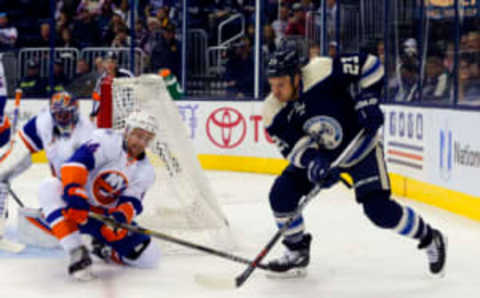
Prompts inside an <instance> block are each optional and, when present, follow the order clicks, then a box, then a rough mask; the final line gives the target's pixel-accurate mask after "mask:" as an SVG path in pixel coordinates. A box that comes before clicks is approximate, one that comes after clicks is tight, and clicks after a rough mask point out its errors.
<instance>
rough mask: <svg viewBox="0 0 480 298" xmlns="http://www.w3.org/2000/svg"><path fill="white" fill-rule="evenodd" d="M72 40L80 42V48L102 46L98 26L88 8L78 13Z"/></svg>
mask: <svg viewBox="0 0 480 298" xmlns="http://www.w3.org/2000/svg"><path fill="white" fill-rule="evenodd" d="M72 38H73V39H74V40H76V41H77V42H78V46H79V47H80V48H84V47H91V46H99V45H100V44H101V42H100V41H101V36H100V30H99V27H98V24H97V22H96V21H95V20H94V18H93V15H92V14H91V13H90V12H89V11H88V10H87V9H86V8H82V9H80V10H79V12H78V13H77V17H76V20H75V22H74V23H73V29H72ZM110 42H111V41H110Z"/></svg>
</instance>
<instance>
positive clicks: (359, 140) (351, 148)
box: [234, 129, 377, 288]
mask: <svg viewBox="0 0 480 298" xmlns="http://www.w3.org/2000/svg"><path fill="white" fill-rule="evenodd" d="M376 143H377V142H376V135H368V134H367V133H365V130H364V129H362V130H360V132H359V133H358V134H357V135H356V136H355V138H354V139H353V140H352V141H351V142H350V144H349V145H348V146H347V147H346V148H345V149H344V150H343V152H342V153H341V154H340V156H338V157H337V159H336V160H335V161H334V162H333V163H332V164H331V165H330V168H334V167H340V168H346V167H350V166H352V165H355V164H356V163H358V162H359V161H360V160H361V159H363V157H364V156H366V154H367V153H369V152H370V151H371V150H372V149H373V148H374V147H375V146H376ZM344 183H345V181H344ZM345 185H349V184H348V183H345ZM321 189H322V186H321V184H317V185H315V187H314V188H313V189H312V190H311V191H310V192H309V193H308V194H306V195H305V196H304V197H303V198H302V200H301V201H300V204H299V205H298V207H297V210H296V212H295V214H293V215H292V216H291V217H290V218H289V219H288V220H287V221H286V222H285V223H284V225H283V226H282V227H281V228H280V229H278V230H277V232H276V233H275V235H273V237H272V238H271V239H270V241H268V243H267V244H266V245H265V246H264V247H263V248H262V250H261V251H260V253H259V254H258V255H257V256H256V257H255V259H254V260H253V262H251V263H250V264H249V265H248V267H247V268H246V269H245V270H244V271H243V272H242V273H241V274H240V275H238V276H237V277H236V278H235V282H234V286H235V287H237V288H239V287H241V286H242V285H243V284H244V283H245V281H246V280H247V279H248V278H249V277H250V275H251V274H252V273H253V271H254V270H255V269H256V268H257V267H258V265H259V264H260V262H261V261H262V260H263V258H265V256H266V255H267V254H268V253H269V252H270V250H271V249H272V248H273V246H274V245H275V244H276V243H277V242H278V240H279V239H280V237H281V236H282V235H283V234H284V233H285V231H286V230H287V229H288V227H289V226H290V224H291V223H292V222H293V221H294V220H295V218H296V217H297V215H298V214H300V213H301V212H302V211H303V209H304V208H305V206H306V205H307V204H308V203H309V202H310V201H311V200H312V199H313V198H314V197H315V196H316V195H317V194H318V193H319V192H320V190H321Z"/></svg>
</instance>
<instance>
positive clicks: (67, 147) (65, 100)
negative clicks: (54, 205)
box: [0, 92, 95, 228]
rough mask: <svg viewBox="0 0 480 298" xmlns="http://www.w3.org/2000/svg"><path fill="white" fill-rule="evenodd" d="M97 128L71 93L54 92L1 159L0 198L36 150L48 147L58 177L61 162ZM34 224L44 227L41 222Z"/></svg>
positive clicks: (53, 168)
mask: <svg viewBox="0 0 480 298" xmlns="http://www.w3.org/2000/svg"><path fill="white" fill-rule="evenodd" d="M94 129H95V126H94V125H93V124H92V123H91V122H90V121H89V119H88V118H87V117H85V116H82V115H80V113H79V105H78V101H77V99H76V98H74V97H73V96H72V95H71V94H70V93H68V92H58V93H55V94H53V95H52V97H51V98H50V101H49V106H48V107H46V108H44V109H43V110H42V111H41V112H40V113H39V114H38V115H36V116H34V117H33V118H31V119H30V120H29V121H28V122H27V123H26V124H25V125H24V126H23V127H22V128H21V129H20V131H19V132H18V135H17V136H15V137H16V138H17V140H16V141H15V142H14V145H13V147H12V148H11V151H9V152H8V154H7V155H6V156H5V157H4V159H3V160H2V161H0V186H1V190H0V200H4V201H6V199H7V195H8V188H7V182H8V181H11V180H12V179H13V178H14V177H16V176H18V175H20V174H21V173H23V172H24V171H26V170H27V169H28V168H29V167H30V166H31V164H32V162H31V155H32V154H33V153H36V152H38V151H41V150H45V152H46V156H47V159H48V162H49V163H50V168H51V171H52V175H53V176H57V175H58V174H59V171H60V165H61V164H62V163H63V162H64V161H65V160H67V158H69V157H70V156H71V155H72V153H73V152H74V150H75V149H76V148H78V147H79V146H80V144H82V143H83V142H85V141H86V140H87V139H88V138H90V135H91V133H92V132H93V130H94ZM33 223H35V224H36V225H37V226H39V227H41V228H44V225H43V224H42V223H41V222H40V221H33Z"/></svg>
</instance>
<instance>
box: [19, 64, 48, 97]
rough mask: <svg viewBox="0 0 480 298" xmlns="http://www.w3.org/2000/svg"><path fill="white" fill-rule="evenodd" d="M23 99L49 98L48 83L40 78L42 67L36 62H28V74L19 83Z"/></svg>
mask: <svg viewBox="0 0 480 298" xmlns="http://www.w3.org/2000/svg"><path fill="white" fill-rule="evenodd" d="M17 87H18V88H20V89H22V91H23V97H26V98H27V97H30V98H32V97H35V98H41V97H47V89H46V88H47V81H46V80H45V79H44V78H42V77H40V66H39V64H38V63H37V61H35V60H28V61H27V74H26V75H25V76H24V77H22V79H21V80H20V82H18V86H17Z"/></svg>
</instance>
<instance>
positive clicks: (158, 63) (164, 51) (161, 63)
mask: <svg viewBox="0 0 480 298" xmlns="http://www.w3.org/2000/svg"><path fill="white" fill-rule="evenodd" d="M151 59H152V60H151V66H152V70H153V71H155V72H156V71H158V69H161V68H168V69H170V70H171V71H172V73H173V74H174V75H175V76H176V77H178V78H179V77H181V76H180V70H181V54H180V45H179V43H178V41H177V40H176V39H175V26H174V25H173V24H169V25H168V26H167V27H166V28H165V29H164V30H163V34H162V38H161V39H160V41H159V42H158V43H157V44H156V45H155V46H154V48H153V50H152V55H151Z"/></svg>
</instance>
